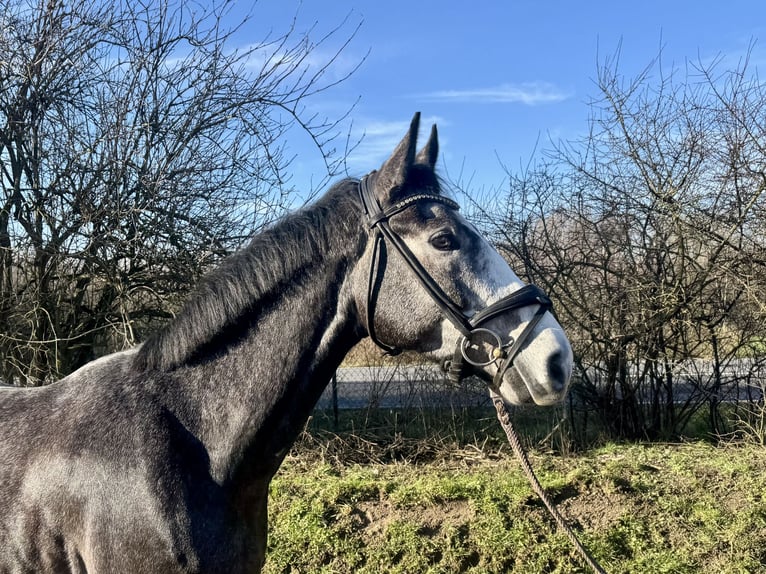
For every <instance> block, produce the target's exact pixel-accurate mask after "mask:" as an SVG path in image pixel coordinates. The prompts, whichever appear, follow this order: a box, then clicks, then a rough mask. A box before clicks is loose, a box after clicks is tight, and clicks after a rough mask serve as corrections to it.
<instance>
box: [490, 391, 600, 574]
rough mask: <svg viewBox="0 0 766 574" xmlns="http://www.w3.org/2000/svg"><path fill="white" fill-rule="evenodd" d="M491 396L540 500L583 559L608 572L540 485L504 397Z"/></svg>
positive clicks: (506, 433)
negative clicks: (592, 554)
mask: <svg viewBox="0 0 766 574" xmlns="http://www.w3.org/2000/svg"><path fill="white" fill-rule="evenodd" d="M491 396H492V403H493V404H494V405H495V410H496V411H497V420H499V421H500V425H501V426H502V427H503V430H504V431H505V435H506V436H507V437H508V442H509V443H510V445H511V448H512V449H513V452H514V453H515V454H516V457H517V458H518V459H519V462H520V463H521V467H522V469H523V470H524V474H525V475H526V476H527V479H528V480H529V483H530V484H531V485H532V490H533V491H534V492H535V494H537V496H539V497H540V500H542V501H543V504H545V506H546V508H547V509H548V512H550V513H551V516H553V519H554V520H555V521H556V524H557V525H558V527H559V528H560V529H561V530H563V531H564V533H565V534H566V535H567V537H568V538H569V540H570V541H571V542H572V544H573V545H574V547H575V548H576V549H577V551H578V552H579V553H580V556H581V558H582V559H583V561H584V562H585V563H586V564H587V565H588V566H590V567H591V568H592V569H593V571H594V572H597V573H598V574H606V571H605V570H604V569H603V568H602V567H601V565H600V564H599V563H598V561H597V560H596V559H595V558H593V556H591V554H590V552H588V549H587V548H585V546H583V544H582V542H580V540H579V539H578V538H577V535H576V534H575V532H574V530H572V527H571V526H569V524H567V521H566V520H565V519H564V517H563V516H561V513H559V511H558V509H557V508H556V507H555V506H554V504H553V502H552V501H551V499H550V498H548V495H547V494H546V493H545V491H544V490H543V487H542V486H541V485H540V481H539V480H537V476H536V475H535V471H534V470H532V464H531V463H530V462H529V457H527V453H526V452H524V447H522V446H521V441H520V440H519V435H518V434H517V433H516V429H515V428H514V426H513V424H512V423H511V415H510V414H509V413H508V409H507V408H506V407H505V403H504V402H503V399H502V398H500V397H499V396H498V395H497V394H496V393H491Z"/></svg>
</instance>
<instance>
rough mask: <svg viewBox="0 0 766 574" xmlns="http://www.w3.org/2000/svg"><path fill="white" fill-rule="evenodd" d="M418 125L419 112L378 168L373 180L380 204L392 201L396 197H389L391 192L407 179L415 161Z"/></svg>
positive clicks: (401, 185)
mask: <svg viewBox="0 0 766 574" xmlns="http://www.w3.org/2000/svg"><path fill="white" fill-rule="evenodd" d="M419 127H420V112H417V113H416V114H415V116H414V117H413V118H412V123H410V130H409V131H408V132H407V135H405V136H404V138H403V139H402V141H400V142H399V145H398V146H396V149H395V150H394V153H393V154H391V157H390V158H388V159H387V160H386V161H385V162H384V163H383V165H382V166H381V168H380V170H379V171H378V175H377V178H376V182H375V191H376V192H377V194H378V201H380V203H381V205H384V204H386V203H392V202H394V201H396V198H393V197H391V192H392V191H395V190H397V189H400V188H402V187H403V186H404V182H405V181H407V174H408V173H409V171H410V168H411V167H412V165H413V164H414V163H415V151H416V147H415V146H416V144H417V139H418V128H419Z"/></svg>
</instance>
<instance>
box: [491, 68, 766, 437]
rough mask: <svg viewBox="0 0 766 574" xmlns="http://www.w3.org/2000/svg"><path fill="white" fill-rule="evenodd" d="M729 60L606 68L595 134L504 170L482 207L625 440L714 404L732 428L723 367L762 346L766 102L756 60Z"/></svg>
mask: <svg viewBox="0 0 766 574" xmlns="http://www.w3.org/2000/svg"><path fill="white" fill-rule="evenodd" d="M719 66H720V62H714V63H713V64H705V65H702V64H698V65H695V66H692V65H690V64H689V65H687V66H686V67H685V68H682V69H677V68H673V69H670V70H668V69H666V68H664V67H663V65H662V60H661V58H659V57H658V58H657V60H655V61H654V62H653V63H652V64H651V65H650V66H648V67H647V68H646V70H645V71H644V72H643V73H642V74H639V75H638V76H637V77H636V78H633V79H627V78H625V77H624V76H622V75H621V74H620V72H619V59H618V58H615V59H612V60H607V61H606V62H605V63H604V64H603V66H602V67H601V68H600V70H599V75H598V87H599V90H600V97H599V98H598V99H596V100H594V101H593V102H592V103H591V106H590V107H591V111H592V116H591V121H590V131H589V133H588V135H587V136H586V137H584V138H583V139H582V140H580V141H573V142H563V143H558V144H556V145H555V146H554V148H553V149H552V150H551V151H550V152H549V154H548V156H547V159H546V160H545V161H544V162H542V163H540V164H538V165H536V166H534V167H533V168H530V169H529V170H528V171H526V172H524V173H521V174H514V173H510V172H509V173H508V175H509V177H510V182H511V183H510V186H509V188H508V189H507V190H506V191H505V192H504V193H503V195H502V197H501V198H495V200H494V202H493V204H494V205H495V206H501V208H497V207H496V208H495V209H493V210H489V211H487V210H485V212H484V213H483V216H484V221H485V224H486V225H488V226H489V227H490V228H492V229H494V231H495V233H496V238H497V240H498V242H499V243H500V244H501V245H502V246H503V247H504V248H505V251H506V253H507V254H508V257H509V258H510V259H512V260H513V261H514V262H515V263H516V265H517V266H519V267H520V268H522V269H524V270H525V273H526V274H527V277H528V279H530V280H531V281H534V282H536V283H538V284H540V285H542V286H543V287H545V288H546V289H547V290H548V291H549V292H550V293H551V294H552V295H553V297H554V299H555V300H556V302H557V309H558V312H559V314H560V315H562V319H563V321H562V322H563V323H564V324H566V325H567V326H568V328H569V330H570V332H571V335H572V339H573V342H574V343H575V347H576V352H577V355H578V358H579V361H580V362H581V369H580V371H581V378H582V381H581V384H580V385H579V391H580V393H581V395H582V397H583V398H584V400H585V402H586V403H587V404H588V405H589V407H590V408H592V409H594V410H595V411H596V412H598V413H599V414H600V416H601V419H602V422H603V423H604V424H605V425H606V427H607V428H609V429H611V431H612V432H614V433H615V434H616V435H619V436H627V437H633V438H636V437H658V436H665V435H672V434H677V433H679V432H681V431H682V429H683V428H684V427H685V425H686V424H688V422H689V421H690V419H691V418H692V417H693V416H694V415H695V414H696V413H698V412H699V411H700V409H701V408H703V407H705V406H707V407H708V412H709V423H710V429H711V431H712V432H714V433H720V432H723V431H724V430H726V429H724V428H723V423H722V419H721V416H720V410H719V407H720V405H721V401H722V400H723V398H724V396H723V392H724V382H725V380H727V377H728V375H726V372H727V370H728V371H730V370H731V369H730V367H731V366H732V365H734V364H735V363H736V362H737V361H739V360H740V359H742V358H743V357H752V356H753V355H754V351H753V349H756V348H757V347H758V346H761V347H762V346H763V341H764V340H765V338H766V330H764V326H763V318H764V313H763V312H764V310H765V309H766V307H765V306H764V305H763V303H764V295H763V294H764V293H766V290H764V287H766V286H765V285H764V283H763V281H764V280H766V274H764V268H763V253H764V249H765V248H766V243H764V239H766V237H764V234H763V229H764V220H763V215H764V211H763V209H764V206H765V204H764V201H765V200H766V197H764V190H766V154H764V142H766V115H765V114H764V111H766V108H765V107H764V106H766V104H765V103H764V102H766V93H765V88H764V86H763V84H761V83H760V82H759V80H758V79H757V76H756V75H754V74H752V73H750V72H749V71H748V67H747V66H748V63H747V61H743V62H742V63H741V64H740V66H739V67H738V68H736V69H734V70H728V71H724V72H722V73H721V72H719V70H718V67H719ZM702 362H704V364H705V368H700V365H701V363H702ZM751 364H752V365H753V366H754V367H755V366H759V365H757V364H756V362H751Z"/></svg>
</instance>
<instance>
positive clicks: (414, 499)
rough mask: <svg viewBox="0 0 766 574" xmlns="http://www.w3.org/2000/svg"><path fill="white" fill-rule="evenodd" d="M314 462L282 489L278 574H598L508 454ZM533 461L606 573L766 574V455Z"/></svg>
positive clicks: (702, 450)
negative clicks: (591, 573)
mask: <svg viewBox="0 0 766 574" xmlns="http://www.w3.org/2000/svg"><path fill="white" fill-rule="evenodd" d="M304 454H305V453H295V454H293V455H291V456H290V457H288V459H287V461H286V462H285V465H284V466H283V468H282V470H280V472H279V473H278V475H277V476H276V477H275V479H274V481H273V483H272V488H271V498H270V539H269V553H268V558H267V562H266V569H265V572H266V573H268V574H276V573H285V574H286V573H299V572H305V573H328V574H329V573H336V574H342V573H349V574H350V573H360V574H364V573H369V574H381V573H388V572H390V573H434V574H436V573H445V574H446V573H462V572H466V573H468V572H471V573H494V572H497V573H500V572H519V573H530V574H532V573H534V574H539V573H541V572H550V573H578V572H587V570H586V569H585V568H584V567H583V566H581V565H580V564H579V562H578V561H577V559H576V557H575V555H574V553H573V550H572V548H571V547H570V545H569V542H568V540H567V539H566V538H565V537H564V536H563V535H561V534H559V533H557V532H555V526H554V525H553V523H552V520H551V519H550V518H549V517H548V515H547V514H546V511H545V509H544V507H543V505H542V503H541V502H540V501H538V500H537V499H536V497H535V496H534V495H533V493H532V492H531V489H530V488H529V486H528V485H527V483H526V480H525V478H524V477H523V475H522V473H521V471H520V470H519V468H518V466H517V464H516V462H515V461H514V460H512V459H510V458H509V457H508V456H506V455H504V454H502V453H501V454H500V455H496V454H495V455H491V456H485V457H484V458H480V457H479V458H477V457H468V458H464V459H460V458H459V457H453V458H450V459H441V460H438V461H431V462H430V463H417V464H414V463H403V462H401V461H399V462H387V463H385V464H381V463H374V464H359V463H356V464H351V465H348V466H344V465H342V464H340V463H338V461H337V460H334V461H333V463H332V464H330V463H328V462H327V460H325V459H322V457H307V456H303V455H304ZM532 460H533V465H534V466H535V468H536V469H537V470H538V475H539V477H540V479H541V482H542V483H543V486H544V487H545V488H546V489H547V491H548V492H549V494H551V496H552V497H553V498H554V499H555V500H556V501H557V503H558V504H559V507H560V509H561V510H562V512H563V513H564V514H565V515H566V516H568V517H569V519H570V522H571V523H572V524H573V525H574V526H575V528H576V529H577V530H578V531H579V532H580V534H581V538H582V540H583V541H584V542H585V543H586V545H587V546H588V547H589V548H590V549H591V551H592V553H593V554H594V555H595V556H596V557H597V558H598V559H599V560H600V561H601V562H602V564H603V565H604V566H605V567H606V569H607V571H608V572H620V573H625V572H635V573H642V574H646V573H661V572H667V573H686V572H688V573H692V572H726V573H739V572H741V573H745V572H748V573H749V572H763V571H765V570H766V568H765V567H764V563H766V502H765V501H764V499H763V495H764V493H766V450H764V449H763V448H761V447H757V446H753V445H749V446H720V447H715V446H712V445H709V444H705V443H694V444H683V445H655V446H640V445H629V446H614V445H609V446H606V447H604V448H601V449H598V450H593V451H589V452H587V453H585V454H581V455H578V456H568V457H561V456H557V455H553V454H539V453H538V454H534V455H533V456H532Z"/></svg>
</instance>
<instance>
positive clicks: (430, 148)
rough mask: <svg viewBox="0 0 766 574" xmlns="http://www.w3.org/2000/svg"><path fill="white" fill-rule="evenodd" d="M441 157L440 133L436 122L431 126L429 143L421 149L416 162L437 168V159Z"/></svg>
mask: <svg viewBox="0 0 766 574" xmlns="http://www.w3.org/2000/svg"><path fill="white" fill-rule="evenodd" d="M438 157H439V134H438V133H437V131H436V124H434V125H433V126H432V127H431V135H430V137H429V138H428V143H427V144H426V145H425V147H424V148H423V149H422V150H420V152H419V153H418V156H417V157H416V158H415V162H416V163H422V164H424V165H427V166H428V167H430V168H431V169H435V168H436V160H437V158H438Z"/></svg>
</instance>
